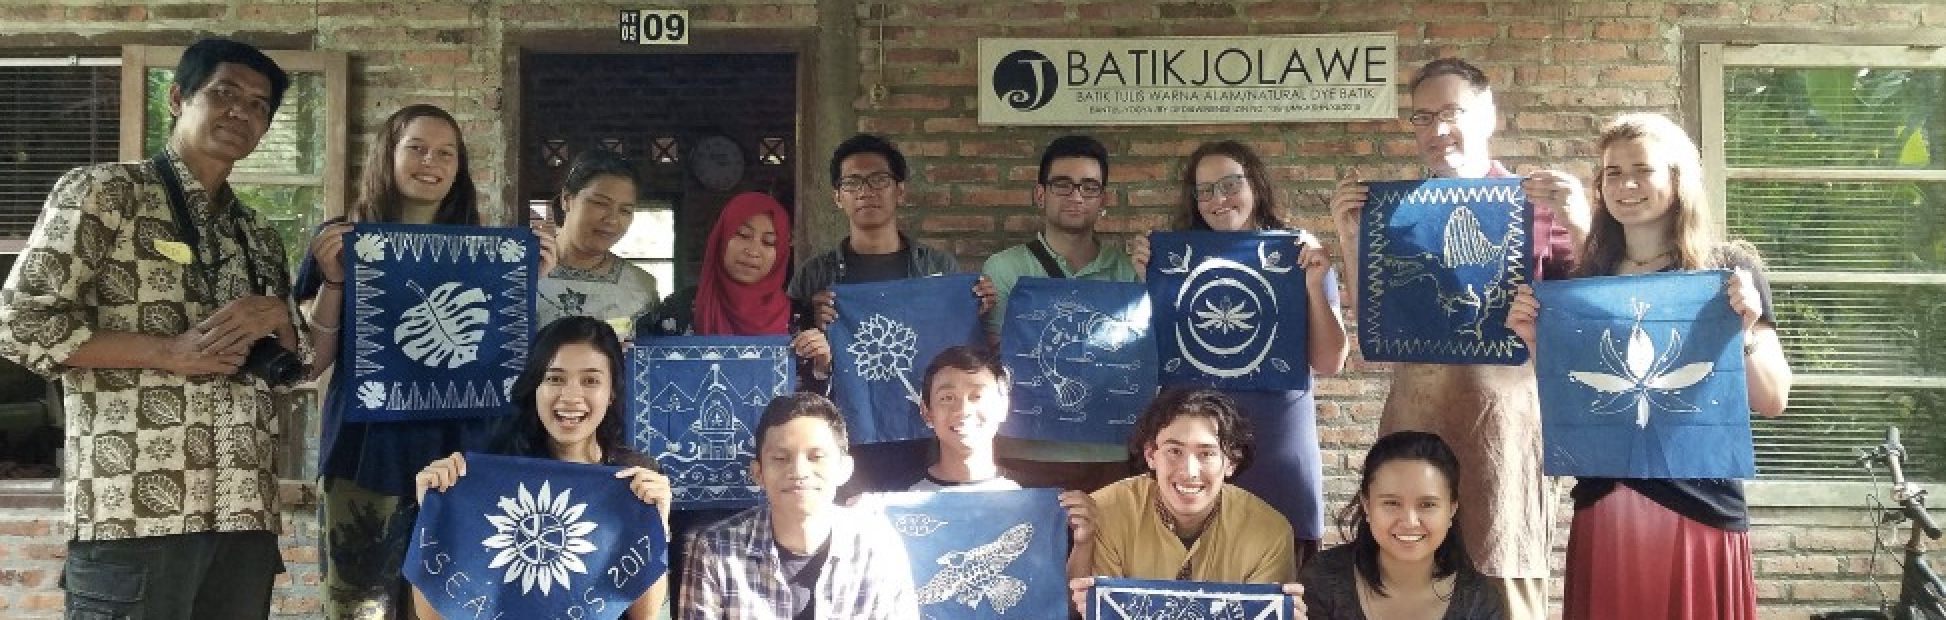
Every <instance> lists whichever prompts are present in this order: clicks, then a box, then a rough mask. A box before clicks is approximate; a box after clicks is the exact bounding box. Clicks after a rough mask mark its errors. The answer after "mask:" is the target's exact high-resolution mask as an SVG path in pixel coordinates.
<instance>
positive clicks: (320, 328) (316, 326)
mask: <svg viewBox="0 0 1946 620" xmlns="http://www.w3.org/2000/svg"><path fill="white" fill-rule="evenodd" d="M341 327H344V326H343V325H330V326H327V325H325V324H323V323H312V324H311V329H315V330H318V331H321V332H324V333H327V334H335V333H338V329H339V328H341Z"/></svg>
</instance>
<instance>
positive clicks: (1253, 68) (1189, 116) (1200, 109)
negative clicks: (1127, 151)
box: [979, 32, 1398, 125]
mask: <svg viewBox="0 0 1946 620" xmlns="http://www.w3.org/2000/svg"><path fill="white" fill-rule="evenodd" d="M1397 51H1398V35H1396V34H1392V33H1368V32H1360V33H1340V34H1326V35H1290V36H1268V37H1156V38H1146V39H980V69H979V73H980V100H979V109H980V124H982V125H1153V124H1192V123H1245V122H1248V123H1262V122H1272V123H1277V122H1302V121H1348V120H1373V119H1389V118H1397V117H1398V88H1397V84H1398V54H1397Z"/></svg>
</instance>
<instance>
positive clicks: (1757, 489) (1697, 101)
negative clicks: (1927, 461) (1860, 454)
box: [1682, 29, 1946, 507]
mask: <svg viewBox="0 0 1946 620" xmlns="http://www.w3.org/2000/svg"><path fill="white" fill-rule="evenodd" d="M1687 35H1688V36H1687V37H1686V38H1687V41H1686V42H1685V43H1686V45H1685V51H1686V52H1687V53H1688V54H1687V55H1688V56H1689V58H1690V59H1692V60H1690V61H1689V62H1686V63H1684V69H1685V75H1684V79H1683V86H1684V87H1685V91H1686V92H1685V93H1684V94H1683V96H1682V103H1683V107H1684V108H1685V109H1686V110H1687V111H1688V112H1689V114H1687V115H1686V116H1687V117H1688V119H1690V120H1689V123H1688V125H1689V127H1688V129H1689V131H1690V132H1691V135H1695V136H1697V138H1698V139H1697V143H1698V147H1699V150H1700V151H1701V155H1702V164H1703V168H1704V171H1705V176H1706V189H1707V191H1709V193H1710V198H1711V199H1712V200H1714V201H1715V202H1716V204H1718V205H1722V208H1719V209H1718V210H1717V212H1716V213H1715V214H1714V221H1713V222H1712V223H1711V224H1712V225H1713V226H1715V227H1716V230H1718V231H1719V232H1727V231H1728V230H1729V227H1728V219H1729V209H1730V208H1733V207H1731V206H1730V205H1729V203H1728V196H1729V185H1730V181H1731V180H1765V181H1793V180H1831V181H1840V182H1846V181H1866V182H1874V181H1876V182H1886V181H1890V182H1899V181H1919V182H1929V183H1946V168H1943V169H1935V170H1886V169H1847V168H1754V167H1733V166H1730V165H1729V163H1728V161H1727V152H1726V148H1727V145H1728V141H1727V134H1726V122H1725V119H1724V114H1725V97H1724V86H1725V84H1724V79H1725V71H1726V70H1727V69H1733V68H1739V67H1777V68H1831V67H1845V68H1849V67H1860V66H1868V67H1873V68H1884V69H1926V70H1946V37H1942V36H1941V33H1939V32H1933V31H1903V32H1901V31H1891V32H1871V33H1858V32H1830V31H1806V30H1782V29H1698V30H1696V31H1692V32H1689V33H1687ZM1767 275H1768V276H1769V279H1770V281H1771V282H1772V283H1773V284H1835V283H1844V284H1874V285H1899V286H1939V287H1946V273H1937V274H1927V273H1873V272H1855V271H1828V270H1805V269H1796V270H1793V269H1781V270H1780V269H1775V268H1774V266H1773V269H1771V270H1770V271H1769V273H1768V274H1767ZM1793 385H1794V386H1804V387H1865V388H1897V389H1923V390H1946V376H1926V375H1917V376H1910V375H1885V374H1840V373H1828V372H1804V371H1797V372H1795V373H1794V381H1793ZM1785 415H1787V416H1788V415H1790V412H1788V411H1787V412H1786V413H1785ZM1858 447H1860V448H1863V447H1866V446H1858ZM1914 477H1915V478H1924V477H1925V476H1924V475H1923V474H1920V475H1915V476H1914ZM1750 482H1751V483H1750V485H1749V501H1750V503H1751V504H1752V505H1753V506H1769V507H1782V506H1819V507H1856V506H1857V505H1858V504H1859V501H1860V499H1859V498H1861V497H1863V495H1864V494H1866V493H1877V492H1883V489H1878V488H1874V487H1873V484H1872V483H1870V482H1865V481H1854V480H1833V481H1818V480H1810V479H1805V478H1802V477H1793V478H1764V479H1757V480H1752V481H1750Z"/></svg>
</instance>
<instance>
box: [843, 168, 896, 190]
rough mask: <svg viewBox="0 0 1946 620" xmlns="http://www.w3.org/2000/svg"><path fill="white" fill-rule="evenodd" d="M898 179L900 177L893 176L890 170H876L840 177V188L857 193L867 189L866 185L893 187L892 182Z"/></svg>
mask: <svg viewBox="0 0 1946 620" xmlns="http://www.w3.org/2000/svg"><path fill="white" fill-rule="evenodd" d="M896 181H898V179H896V178H893V177H892V173H890V172H874V173H871V174H869V175H856V174H854V175H851V176H848V177H841V178H839V179H838V190H839V191H842V192H845V193H848V194H856V193H858V192H862V191H865V188H866V187H870V188H872V189H885V188H887V187H891V186H892V183H894V182H896Z"/></svg>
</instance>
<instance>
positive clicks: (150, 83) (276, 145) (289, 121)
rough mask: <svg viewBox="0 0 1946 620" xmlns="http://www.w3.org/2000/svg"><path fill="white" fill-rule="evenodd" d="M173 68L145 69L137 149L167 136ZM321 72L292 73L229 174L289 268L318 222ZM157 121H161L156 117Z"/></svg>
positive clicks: (323, 136)
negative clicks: (278, 240) (260, 131)
mask: <svg viewBox="0 0 1946 620" xmlns="http://www.w3.org/2000/svg"><path fill="white" fill-rule="evenodd" d="M174 78H175V70H174V69H168V68H162V67H149V68H148V72H147V80H146V81H147V88H146V89H145V91H144V92H145V94H144V102H145V105H146V107H147V110H148V111H147V116H148V119H149V122H147V123H146V124H144V125H143V127H142V150H143V151H144V152H154V151H155V149H159V148H162V145H163V143H164V142H167V141H168V139H169V123H168V122H167V120H166V119H168V118H169V84H170V83H171V81H172V80H173V79H174ZM327 101H328V99H327V98H326V97H324V75H323V74H320V73H292V74H291V85H290V88H289V89H287V90H285V91H284V101H283V103H282V105H280V106H278V108H277V116H276V117H275V118H273V119H271V122H270V130H269V131H268V132H266V133H265V134H264V137H263V140H260V141H258V142H257V150H256V151H253V152H251V153H250V156H249V157H245V158H244V159H243V161H239V162H237V165H236V168H235V169H234V170H232V171H231V172H230V179H231V187H232V188H234V189H235V191H236V194H237V199H238V200H241V201H243V204H246V205H249V206H250V207H251V208H252V209H256V210H257V212H258V213H262V214H263V216H264V217H265V218H267V219H269V220H270V222H271V225H272V226H274V227H276V228H277V232H278V233H279V236H280V237H282V238H283V240H284V254H285V256H286V257H287V258H288V259H289V263H290V265H291V268H292V269H296V268H297V263H298V260H299V259H301V258H303V256H304V251H305V249H306V248H308V247H309V246H310V240H311V229H312V228H314V227H316V226H317V224H318V222H320V221H323V219H324V217H323V214H324V212H325V202H324V192H323V185H324V178H323V173H324V159H325V147H326V140H327V138H328V132H327V125H326V122H325V121H326V116H325V109H324V106H325V103H326V102H327ZM157 119H161V120H157Z"/></svg>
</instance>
